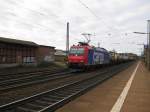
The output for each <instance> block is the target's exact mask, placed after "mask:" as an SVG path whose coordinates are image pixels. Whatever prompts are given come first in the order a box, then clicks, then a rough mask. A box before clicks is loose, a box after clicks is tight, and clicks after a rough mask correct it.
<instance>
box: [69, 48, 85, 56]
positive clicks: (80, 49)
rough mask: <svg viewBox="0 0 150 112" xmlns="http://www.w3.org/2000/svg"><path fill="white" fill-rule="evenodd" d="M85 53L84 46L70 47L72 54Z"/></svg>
mask: <svg viewBox="0 0 150 112" xmlns="http://www.w3.org/2000/svg"><path fill="white" fill-rule="evenodd" d="M83 54H84V48H71V49H70V55H83Z"/></svg>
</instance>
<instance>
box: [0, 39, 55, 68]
mask: <svg viewBox="0 0 150 112" xmlns="http://www.w3.org/2000/svg"><path fill="white" fill-rule="evenodd" d="M54 54H55V47H52V46H44V45H38V44H36V43H34V42H30V41H23V40H17V39H9V38H4V37H0V67H10V66H17V65H37V64H40V63H42V62H52V61H54Z"/></svg>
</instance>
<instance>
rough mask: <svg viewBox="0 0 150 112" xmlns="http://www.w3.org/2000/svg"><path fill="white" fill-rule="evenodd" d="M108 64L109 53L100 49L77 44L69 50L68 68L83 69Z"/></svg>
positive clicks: (80, 43)
mask: <svg viewBox="0 0 150 112" xmlns="http://www.w3.org/2000/svg"><path fill="white" fill-rule="evenodd" d="M109 63H110V55H109V52H108V51H107V50H106V49H104V48H100V47H94V46H90V45H89V44H88V43H85V42H79V44H78V45H73V46H71V48H70V51H69V55H68V66H69V67H70V68H83V67H91V66H98V65H106V64H109Z"/></svg>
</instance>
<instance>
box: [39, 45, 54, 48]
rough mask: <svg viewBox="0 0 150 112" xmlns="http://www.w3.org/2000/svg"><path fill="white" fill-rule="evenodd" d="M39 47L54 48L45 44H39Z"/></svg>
mask: <svg viewBox="0 0 150 112" xmlns="http://www.w3.org/2000/svg"><path fill="white" fill-rule="evenodd" d="M39 47H49V48H55V47H54V46H47V45H39Z"/></svg>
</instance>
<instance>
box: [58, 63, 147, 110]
mask: <svg viewBox="0 0 150 112" xmlns="http://www.w3.org/2000/svg"><path fill="white" fill-rule="evenodd" d="M136 68H137V70H136ZM134 72H135V74H134ZM133 75H134V76H133ZM131 77H133V80H132V81H131ZM129 80H130V81H131V82H130V81H129ZM130 83H131V85H130ZM128 84H129V85H128ZM127 88H128V91H127V92H126V95H125V96H122V94H123V95H124V94H125V93H124V90H125V89H127ZM123 97H124V99H123ZM118 102H119V103H118ZM115 109H116V110H115ZM56 112H150V72H148V71H147V70H146V68H145V66H144V64H143V63H142V62H137V63H135V64H134V65H132V66H130V67H129V68H127V69H126V70H124V71H123V72H121V73H119V74H117V75H115V76H114V77H113V78H111V79H109V80H107V81H105V82H104V83H102V84H100V85H99V86H97V87H96V88H94V89H92V90H91V91H89V92H87V93H86V94H84V95H82V96H80V97H78V98H77V99H75V100H73V101H72V102H70V103H68V104H66V105H65V106H64V107H62V108H60V109H58V110H57V111H56Z"/></svg>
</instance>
